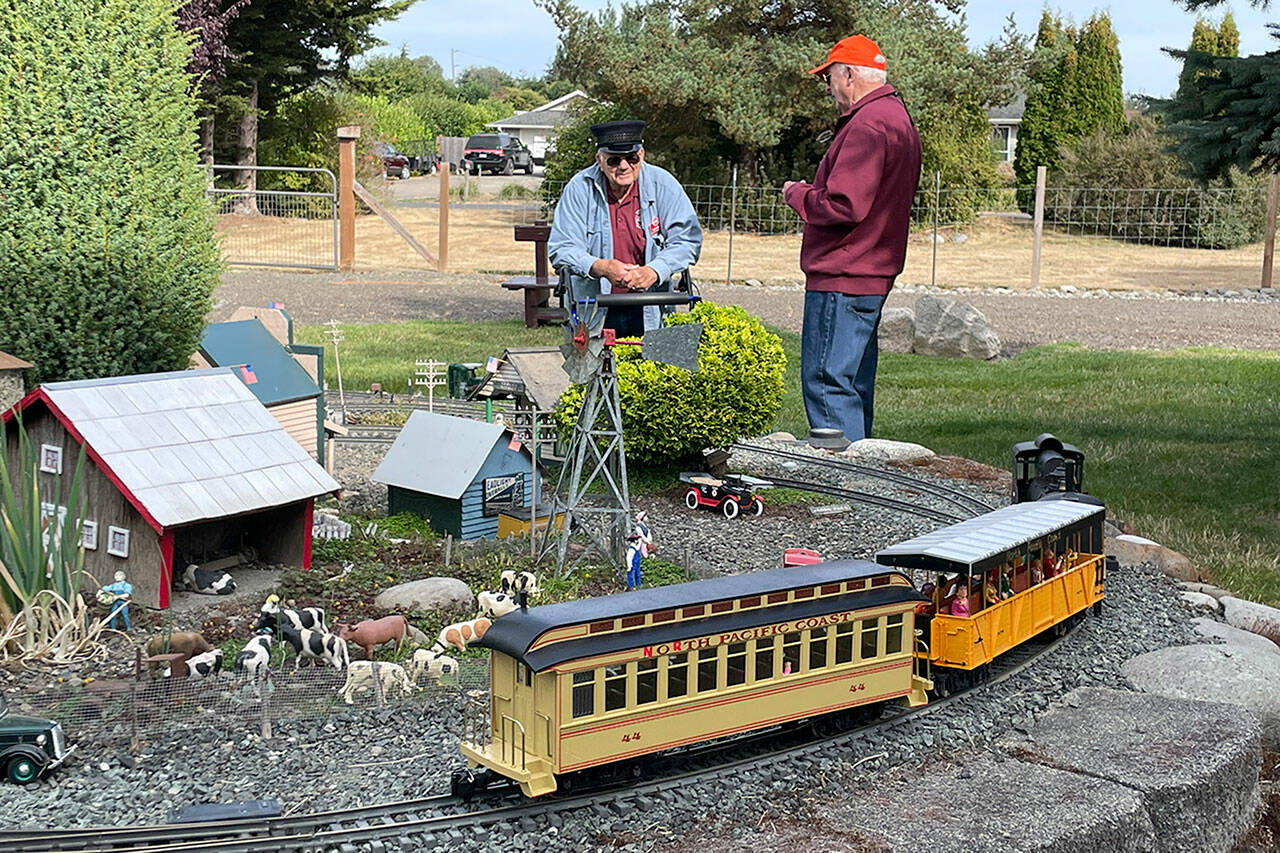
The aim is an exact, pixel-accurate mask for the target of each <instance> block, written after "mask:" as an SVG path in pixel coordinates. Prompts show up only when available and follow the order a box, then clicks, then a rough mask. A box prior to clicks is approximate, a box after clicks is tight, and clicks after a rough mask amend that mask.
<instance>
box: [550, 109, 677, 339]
mask: <svg viewBox="0 0 1280 853" xmlns="http://www.w3.org/2000/svg"><path fill="white" fill-rule="evenodd" d="M643 132H644V122H642V121H613V122H607V123H605V124H597V125H592V127H591V134H592V136H594V137H595V139H596V162H595V164H594V165H591V166H588V167H587V168H586V169H583V170H582V171H581V172H579V173H578V174H576V175H574V176H573V177H572V178H571V179H570V180H569V182H568V183H566V184H565V187H564V191H563V192H562V193H561V195H560V201H559V203H558V204H557V205H556V211H555V220H554V222H553V223H552V225H551V238H550V240H549V241H548V243H547V251H548V253H549V255H550V258H551V265H552V266H553V267H555V268H556V269H558V270H559V269H567V270H568V271H569V274H570V276H571V278H572V283H573V295H574V297H576V298H578V299H581V298H584V297H590V296H595V295H598V294H600V293H621V292H627V291H640V290H671V279H672V276H673V275H679V274H680V272H681V271H682V270H685V269H688V268H689V267H690V266H692V265H693V264H695V263H697V261H698V254H699V253H700V252H701V251H702V228H701V226H699V225H698V216H697V214H696V213H694V210H693V204H692V203H691V202H690V201H689V196H688V195H687V194H686V193H685V191H684V188H683V187H681V186H680V183H679V182H678V181H677V180H676V179H675V178H674V177H672V175H671V173H670V172H668V171H667V170H665V169H662V168H659V167H658V166H654V165H652V164H650V163H645V162H644V142H643V139H642V138H641V135H642V133H643ZM666 310H671V309H666ZM605 325H606V326H608V327H609V328H612V329H614V330H615V331H616V332H617V333H618V334H619V335H620V336H633V337H634V336H639V335H641V334H643V333H644V332H645V331H647V330H649V329H655V328H657V327H658V326H659V325H661V313H660V309H659V307H658V306H656V305H650V306H645V307H644V308H640V307H629V308H611V309H609V314H608V317H607V319H606V321H605Z"/></svg>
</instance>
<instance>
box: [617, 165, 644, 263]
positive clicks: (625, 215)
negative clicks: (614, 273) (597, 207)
mask: <svg viewBox="0 0 1280 853" xmlns="http://www.w3.org/2000/svg"><path fill="white" fill-rule="evenodd" d="M609 226H610V230H612V231H613V259H614V260H616V261H622V262H623V263H624V264H636V265H637V266H644V228H642V227H641V225H640V179H639V176H638V175H637V176H636V182H635V183H634V184H632V185H631V188H630V189H629V190H628V191H627V194H626V195H625V196H623V197H622V199H621V200H619V201H614V200H613V196H612V194H611V195H610V196H609Z"/></svg>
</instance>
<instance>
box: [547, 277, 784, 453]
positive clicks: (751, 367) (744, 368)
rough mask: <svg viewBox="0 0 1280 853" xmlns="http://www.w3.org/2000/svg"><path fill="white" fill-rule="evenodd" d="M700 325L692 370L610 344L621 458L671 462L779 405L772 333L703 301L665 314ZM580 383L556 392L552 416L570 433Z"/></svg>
mask: <svg viewBox="0 0 1280 853" xmlns="http://www.w3.org/2000/svg"><path fill="white" fill-rule="evenodd" d="M683 323H702V340H701V342H700V343H699V344H698V370H697V371H696V372H694V373H690V372H689V371H687V370H682V369H680V368H678V367H673V366H671V365H666V364H657V363H655V362H651V361H644V360H642V359H641V358H640V354H639V348H638V347H616V348H615V349H614V355H615V357H616V359H617V369H618V394H619V397H620V400H621V403H622V428H623V433H624V435H625V441H626V451H627V460H628V461H629V462H633V463H636V462H638V463H654V462H663V461H674V460H679V459H684V458H686V457H691V456H693V455H695V454H697V453H698V452H699V451H701V450H702V449H703V448H705V447H724V446H727V445H729V444H732V443H733V442H735V441H737V440H738V439H739V438H741V437H742V436H753V435H758V434H760V433H762V432H764V431H765V430H766V429H768V428H769V425H770V424H772V423H773V419H774V418H775V417H776V416H777V414H778V409H779V408H780V407H781V405H782V374H783V371H784V370H785V369H786V366H787V357H786V355H785V354H784V353H783V351H782V341H780V340H779V339H778V336H777V335H775V334H773V333H771V332H769V331H766V330H765V328H764V326H763V324H761V322H760V321H759V320H758V319H757V318H755V317H752V316H751V315H750V314H748V313H747V312H746V311H744V310H742V309H741V308H738V307H735V306H721V305H715V304H713V303H710V302H703V303H700V304H699V305H697V306H696V307H695V308H694V309H693V310H692V311H690V312H688V313H687V314H672V315H669V316H668V317H667V324H668V325H671V326H675V325H680V324H683ZM582 395H583V386H581V385H574V386H571V387H570V388H569V390H568V391H566V392H565V394H564V396H563V397H561V398H560V404H559V405H558V406H557V407H556V420H557V423H558V425H559V428H560V434H561V436H562V437H563V438H564V439H566V440H567V439H568V438H569V436H571V435H572V431H573V425H574V423H575V422H576V421H577V418H578V409H579V408H580V407H581V406H582Z"/></svg>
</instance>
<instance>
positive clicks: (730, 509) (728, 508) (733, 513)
mask: <svg viewBox="0 0 1280 853" xmlns="http://www.w3.org/2000/svg"><path fill="white" fill-rule="evenodd" d="M720 511H721V512H723V513H724V517H725V518H737V517H738V513H739V512H741V511H742V507H740V506H739V505H738V499H737V498H735V497H728V498H725V499H724V503H722V504H720Z"/></svg>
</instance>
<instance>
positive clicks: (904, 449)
mask: <svg viewBox="0 0 1280 853" xmlns="http://www.w3.org/2000/svg"><path fill="white" fill-rule="evenodd" d="M840 455H841V456H848V457H850V458H851V459H875V460H878V461H881V462H914V461H916V460H918V459H929V458H930V457H932V456H936V455H937V454H935V453H934V452H933V451H932V450H930V449H929V448H927V447H925V446H923V445H920V444H913V443H912V442H910V441H889V440H888V439H884V438H864V439H861V440H860V441H855V442H853V443H852V444H850V445H849V446H848V447H846V448H845V449H844V450H843V451H842V452H841V453H840Z"/></svg>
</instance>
